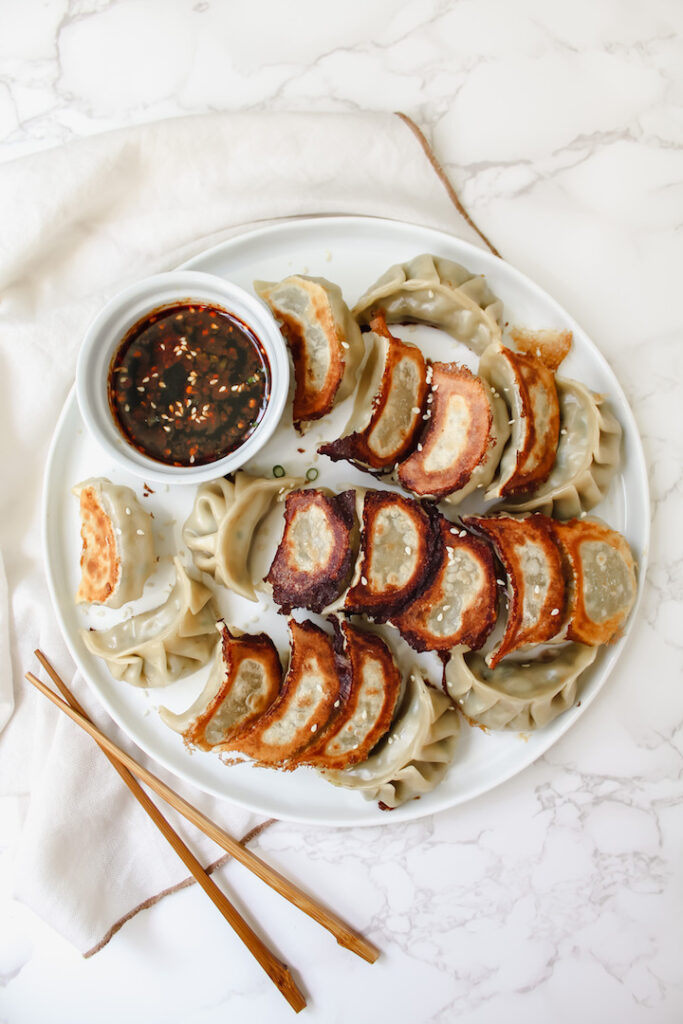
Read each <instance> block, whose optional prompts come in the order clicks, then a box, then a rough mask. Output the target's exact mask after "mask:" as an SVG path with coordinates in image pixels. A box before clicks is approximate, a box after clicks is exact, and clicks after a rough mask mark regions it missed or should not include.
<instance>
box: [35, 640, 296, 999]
mask: <svg viewBox="0 0 683 1024" xmlns="http://www.w3.org/2000/svg"><path fill="white" fill-rule="evenodd" d="M36 656H37V657H38V659H39V661H40V662H41V664H42V665H43V666H44V667H45V669H46V671H47V672H48V674H49V675H50V678H51V679H53V681H54V682H55V684H56V685H57V686H58V687H59V689H60V691H61V692H62V693H63V695H64V698H65V700H64V701H62V700H60V698H59V697H57V695H56V694H55V693H53V691H52V690H50V688H49V687H48V686H46V685H45V684H44V683H42V682H41V681H40V679H37V678H36V676H34V675H33V674H32V673H31V672H27V673H26V678H27V679H28V681H29V682H30V683H32V684H33V685H34V686H35V687H37V688H38V689H39V690H40V692H41V693H43V694H45V696H46V697H48V698H49V699H50V700H51V701H52V702H53V704H56V706H57V707H59V708H60V709H61V710H62V711H64V712H65V713H67V714H69V717H71V716H72V715H78V716H79V718H80V721H79V723H78V724H79V725H80V724H85V723H86V722H87V723H88V724H90V726H91V728H92V729H93V731H94V732H97V731H98V730H96V728H95V726H94V725H92V722H90V719H89V718H88V716H87V714H86V712H85V711H84V709H83V708H82V707H81V705H80V704H79V703H78V701H77V700H76V698H75V697H74V695H73V694H72V693H71V691H70V690H69V689H68V688H67V686H66V684H65V683H64V682H63V681H62V680H61V679H60V678H59V676H58V675H57V673H56V672H55V670H54V669H53V668H52V666H51V665H50V664H49V662H48V661H47V658H45V656H44V655H43V654H41V653H40V652H38V651H36ZM65 701H66V703H65ZM74 720H76V719H74ZM86 731H89V730H86ZM91 735H92V736H93V739H94V740H95V741H96V742H97V743H98V744H99V746H100V748H101V750H102V752H103V753H104V755H105V757H107V759H108V760H109V761H110V762H111V764H112V765H113V767H114V768H115V769H116V771H117V772H118V774H119V775H120V776H121V779H122V780H123V782H124V783H125V784H126V786H127V787H128V789H129V790H130V791H131V793H132V794H133V796H134V797H135V799H136V800H137V801H138V802H139V803H140V804H141V806H142V807H143V809H144V810H145V811H146V812H147V814H148V815H149V816H150V818H151V819H152V821H153V822H154V824H155V825H156V826H157V828H158V829H159V831H160V832H161V833H162V835H163V836H164V838H165V839H166V840H167V841H168V842H169V843H170V845H171V846H172V847H173V849H174V850H175V852H176V853H177V854H178V856H179V857H180V859H181V860H182V862H183V864H184V865H185V867H186V868H187V869H188V871H190V873H191V874H192V876H193V877H194V878H195V880H196V881H197V883H198V884H199V885H200V886H201V887H202V889H203V890H204V892H205V893H206V894H207V896H208V897H209V899H210V900H211V901H212V903H213V904H214V905H215V906H216V907H217V908H218V910H219V911H220V912H221V914H222V915H223V917H224V918H225V920H226V921H227V922H228V924H230V925H231V927H232V928H233V929H234V931H235V932H236V934H237V935H238V936H239V937H240V939H241V940H242V942H243V943H244V944H245V946H246V947H247V949H248V950H249V952H250V953H251V954H252V955H253V956H254V957H255V959H256V960H257V961H258V963H259V964H260V965H261V967H262V968H263V970H264V971H265V972H266V974H267V975H268V977H269V978H270V979H271V981H272V982H274V984H275V985H276V986H277V988H278V989H279V991H280V992H281V993H282V995H283V996H284V998H285V999H286V1000H287V1002H288V1003H289V1005H290V1006H291V1007H292V1009H293V1010H294V1011H295V1013H299V1011H300V1010H303V1009H304V1007H305V1006H306V1000H305V998H304V996H303V993H302V992H301V991H300V989H299V988H298V987H297V985H296V983H295V981H294V979H293V978H292V976H291V974H290V972H289V970H288V969H287V967H286V966H285V964H283V963H281V961H280V960H278V959H277V957H276V956H275V955H274V954H273V953H272V952H271V951H270V950H269V949H268V947H267V946H266V944H265V943H264V942H263V941H262V940H261V939H260V938H259V936H258V935H257V934H256V932H255V931H254V930H253V929H252V928H251V927H250V926H249V925H248V924H247V922H246V921H245V920H244V918H243V917H242V916H241V914H240V913H239V911H237V910H236V909H235V907H234V906H233V905H232V903H231V902H230V900H229V899H228V898H227V896H226V895H225V894H224V893H223V892H221V890H220V889H219V888H218V886H217V885H216V883H215V882H214V881H213V879H212V878H211V877H210V876H209V875H207V873H206V871H205V870H204V868H203V867H202V865H201V863H200V862H199V861H198V860H197V858H196V857H195V855H194V854H193V853H192V851H191V850H190V849H189V847H187V846H186V845H185V843H184V842H183V840H182V839H181V838H180V836H179V835H178V833H177V832H175V831H174V829H173V828H172V827H171V825H170V824H169V822H168V821H167V820H166V818H165V817H164V816H163V814H162V813H161V811H160V810H159V809H158V807H157V806H156V804H154V803H153V802H152V801H151V800H150V798H149V797H148V796H147V794H146V793H145V791H144V789H143V788H142V786H140V784H139V783H138V782H137V781H136V779H135V778H134V777H133V775H132V774H131V772H130V771H129V770H128V768H126V767H124V765H123V764H121V763H120V761H119V760H117V757H116V756H115V755H114V754H113V753H112V752H111V751H109V750H107V749H106V746H105V745H104V744H103V743H102V742H100V739H99V738H98V737H97V736H96V735H94V733H91Z"/></svg>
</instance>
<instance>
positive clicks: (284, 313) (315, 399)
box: [254, 274, 364, 430]
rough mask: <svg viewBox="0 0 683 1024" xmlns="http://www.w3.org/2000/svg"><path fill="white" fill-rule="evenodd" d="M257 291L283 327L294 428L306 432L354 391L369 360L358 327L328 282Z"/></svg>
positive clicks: (307, 280)
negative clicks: (292, 384)
mask: <svg viewBox="0 0 683 1024" xmlns="http://www.w3.org/2000/svg"><path fill="white" fill-rule="evenodd" d="M254 289H255V290H256V292H257V293H258V294H259V295H260V296H261V298H262V299H263V300H264V301H265V302H267V303H268V305H269V306H270V308H271V310H272V311H273V313H274V314H275V316H276V317H277V318H278V319H279V320H281V321H282V328H281V330H282V333H283V335H284V337H285V340H286V342H287V344H288V345H289V350H290V352H291V353H292V361H293V363H294V378H295V381H296V390H295V392H294V407H293V410H292V411H293V416H294V426H295V427H296V428H297V430H302V429H303V425H304V424H305V423H306V422H307V421H310V420H318V419H320V418H321V417H322V416H325V415H326V414H327V413H328V412H331V410H332V408H333V406H334V405H335V403H336V402H340V401H342V399H344V398H346V397H347V396H348V395H350V394H351V392H352V391H353V389H354V387H355V384H356V373H357V370H358V367H359V365H360V363H361V360H362V358H363V354H364V345H363V339H362V337H361V333H360V330H359V327H358V324H357V323H356V321H355V320H354V319H353V317H352V316H351V314H350V312H349V308H348V306H347V305H346V303H345V302H344V299H343V298H342V293H341V289H340V288H338V287H337V285H336V284H332V283H331V282H330V281H326V280H325V279H324V278H323V277H304V276H303V275H299V274H295V275H294V276H293V277H287V278H285V280H284V281H280V282H279V284H274V283H270V282H268V281H254Z"/></svg>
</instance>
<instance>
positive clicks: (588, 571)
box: [548, 519, 637, 647]
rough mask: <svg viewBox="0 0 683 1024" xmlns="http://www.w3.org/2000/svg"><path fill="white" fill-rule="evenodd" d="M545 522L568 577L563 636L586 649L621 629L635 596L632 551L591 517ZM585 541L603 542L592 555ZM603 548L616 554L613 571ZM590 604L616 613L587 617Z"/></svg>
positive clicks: (589, 542) (625, 542)
mask: <svg viewBox="0 0 683 1024" xmlns="http://www.w3.org/2000/svg"><path fill="white" fill-rule="evenodd" d="M548 523H549V528H550V529H551V530H552V533H553V535H554V536H555V538H556V540H557V542H558V544H559V546H560V549H561V551H562V554H563V558H564V564H565V569H566V572H567V573H568V579H569V587H568V591H569V594H568V607H567V616H566V619H567V625H566V636H567V639H568V640H576V641H578V643H581V644H586V645H587V646H588V647H597V646H598V645H599V644H607V643H609V642H610V641H611V640H613V639H614V638H615V637H616V636H617V634H618V633H619V630H620V629H621V627H622V626H623V624H624V622H625V621H626V618H627V617H628V614H629V612H630V611H631V608H632V607H633V604H634V602H635V599H636V592H637V581H636V566H635V562H634V560H633V555H632V553H631V549H630V547H629V545H628V543H627V541H626V539H625V538H624V537H622V535H621V534H620V533H617V531H616V530H611V529H610V528H609V527H608V526H605V524H604V523H601V522H598V521H596V520H594V519H569V520H568V521H567V522H560V521H558V520H555V519H550V520H548ZM586 544H588V545H592V546H602V548H603V550H602V551H600V550H599V549H598V548H597V547H594V548H593V551H594V552H595V551H597V554H595V556H594V557H591V556H590V554H589V551H590V549H589V548H586V547H584V545H586ZM604 546H606V547H607V548H612V549H613V550H614V551H615V552H616V553H617V556H618V562H617V565H618V566H619V571H618V573H617V574H616V575H615V573H614V571H613V567H612V566H610V565H609V562H608V560H607V559H606V558H605V555H606V553H607V552H605V551H604ZM617 587H618V588H620V592H619V593H618V592H616V588H617ZM620 594H621V596H620ZM589 602H590V604H591V606H592V604H593V603H594V602H597V603H598V604H600V603H603V605H604V608H606V609H609V607H610V606H611V605H614V607H615V611H614V613H613V614H611V615H610V614H602V615H600V616H596V615H595V614H594V615H591V614H590V611H589V607H588V603H589Z"/></svg>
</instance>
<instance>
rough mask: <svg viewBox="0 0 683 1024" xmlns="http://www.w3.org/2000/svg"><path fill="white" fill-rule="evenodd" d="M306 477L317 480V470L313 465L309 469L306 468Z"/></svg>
mask: <svg viewBox="0 0 683 1024" xmlns="http://www.w3.org/2000/svg"><path fill="white" fill-rule="evenodd" d="M306 479H307V480H310V481H313V480H317V479H318V470H317V469H315V467H313V466H312V467H311V468H310V469H308V470H306Z"/></svg>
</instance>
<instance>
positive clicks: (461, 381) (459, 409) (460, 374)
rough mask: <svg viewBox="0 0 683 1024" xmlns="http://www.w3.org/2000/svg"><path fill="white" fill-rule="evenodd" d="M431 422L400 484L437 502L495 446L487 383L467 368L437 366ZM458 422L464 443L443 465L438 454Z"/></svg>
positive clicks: (402, 467)
mask: <svg viewBox="0 0 683 1024" xmlns="http://www.w3.org/2000/svg"><path fill="white" fill-rule="evenodd" d="M431 388H432V390H431V395H430V398H431V406H430V411H431V417H430V419H429V420H428V421H427V424H426V426H425V428H424V430H423V432H422V434H421V436H420V439H419V445H418V449H417V450H416V451H414V452H413V453H412V455H410V456H409V457H408V458H407V459H406V460H405V461H404V462H402V463H401V465H400V466H399V467H398V479H399V482H400V483H401V484H402V485H403V487H405V488H406V490H408V491H412V492H413V494H418V495H420V496H426V495H429V496H430V497H433V498H434V499H435V500H436V501H439V500H440V499H441V498H443V497H445V496H446V495H447V494H452V493H453V491H459V490H460V489H461V488H462V487H464V486H465V484H467V482H468V481H469V479H470V477H471V476H472V473H473V472H474V470H475V469H476V468H477V466H479V465H481V463H482V462H484V461H485V459H486V456H487V454H488V450H489V447H490V445H491V426H492V423H493V416H492V413H491V405H490V401H489V398H488V394H487V391H486V388H485V385H484V383H483V381H482V380H481V379H480V378H479V377H475V376H474V374H473V373H471V372H470V370H468V369H467V367H466V366H459V365H458V364H457V363H433V364H432V381H431ZM451 417H453V418H457V421H458V427H457V431H450V432H451V433H454V434H456V436H457V437H458V439H459V440H460V445H459V447H458V449H457V450H454V451H453V452H452V456H453V457H452V458H451V460H450V461H449V462H448V463H447V464H446V465H442V463H443V461H444V460H443V458H441V459H440V458H439V457H438V452H437V449H438V448H439V445H440V443H442V442H443V439H444V432H446V431H448V430H449V426H448V423H449V419H450V418H451Z"/></svg>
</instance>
